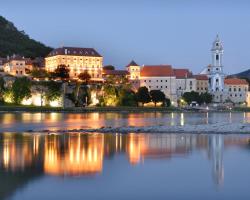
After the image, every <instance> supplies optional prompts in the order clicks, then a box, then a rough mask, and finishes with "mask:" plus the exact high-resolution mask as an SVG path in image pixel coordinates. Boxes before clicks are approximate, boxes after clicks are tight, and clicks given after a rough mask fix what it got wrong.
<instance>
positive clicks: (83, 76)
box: [78, 70, 91, 84]
mask: <svg viewBox="0 0 250 200" xmlns="http://www.w3.org/2000/svg"><path fill="white" fill-rule="evenodd" d="M78 78H79V79H80V80H81V81H83V82H84V83H85V84H88V82H89V80H90V79H91V76H90V74H89V73H88V71H86V70H85V71H84V72H82V73H80V74H79V75H78Z"/></svg>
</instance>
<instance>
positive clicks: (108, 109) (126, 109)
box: [0, 104, 250, 113]
mask: <svg viewBox="0 0 250 200" xmlns="http://www.w3.org/2000/svg"><path fill="white" fill-rule="evenodd" d="M0 112H3V113H4V112H30V113H40V112H42V113H52V112H53V113H91V112H100V113H101V112H123V113H140V112H162V113H169V112H250V108H233V109H231V110H216V109H210V110H205V109H203V110H199V109H195V108H193V109H181V108H176V107H85V108H83V107H80V108H61V107H39V106H17V105H11V104H10V105H2V106H0Z"/></svg>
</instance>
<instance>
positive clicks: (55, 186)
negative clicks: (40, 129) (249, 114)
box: [0, 122, 250, 200]
mask: <svg viewBox="0 0 250 200" xmlns="http://www.w3.org/2000/svg"><path fill="white" fill-rule="evenodd" d="M17 123H18V122H17ZM0 166H1V169H0V199H1V200H7V199H11V200H44V199H46V200H52V199H53V200H54V199H60V200H75V199H77V200H82V199H88V200H91V199H150V200H151V199H177V200H178V199H190V200H191V199H192V200H193V199H203V200H206V199H249V198H250V135H206V134H204V135H202V134H201V135H192V134H189V135H188V134H127V135H120V134H64V135H42V134H38V133H37V134H22V133H16V134H15V133H12V134H11V133H3V134H0Z"/></svg>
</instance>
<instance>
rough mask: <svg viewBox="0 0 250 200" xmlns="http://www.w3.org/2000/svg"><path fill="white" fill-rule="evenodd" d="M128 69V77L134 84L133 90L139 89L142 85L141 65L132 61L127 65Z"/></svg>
mask: <svg viewBox="0 0 250 200" xmlns="http://www.w3.org/2000/svg"><path fill="white" fill-rule="evenodd" d="M126 69H127V71H128V73H129V75H128V79H129V82H130V83H131V85H132V89H133V90H137V89H138V88H139V87H140V74H141V67H140V66H139V65H138V64H137V63H136V62H135V61H133V60H132V61H131V62H130V63H129V64H128V65H127V66H126Z"/></svg>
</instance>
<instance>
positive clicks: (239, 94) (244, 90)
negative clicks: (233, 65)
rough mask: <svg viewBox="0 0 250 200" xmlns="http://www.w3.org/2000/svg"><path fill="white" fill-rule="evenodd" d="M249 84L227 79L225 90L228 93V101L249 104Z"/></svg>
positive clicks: (241, 80) (235, 79)
mask: <svg viewBox="0 0 250 200" xmlns="http://www.w3.org/2000/svg"><path fill="white" fill-rule="evenodd" d="M248 89H249V86H248V82H247V81H246V80H243V79H238V78H227V79H225V90H226V91H228V92H227V97H226V100H229V101H231V102H233V103H236V104H240V103H245V102H247V99H248Z"/></svg>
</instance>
